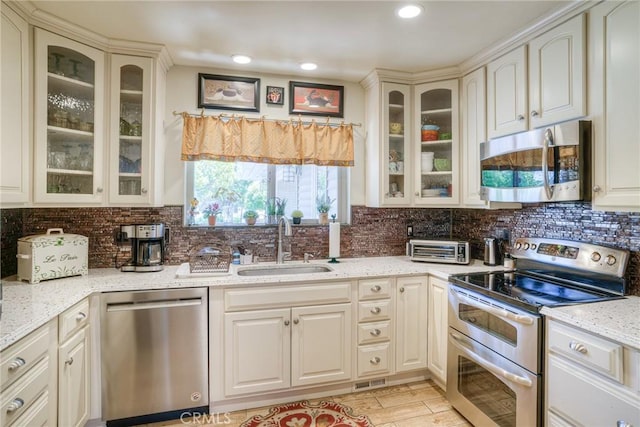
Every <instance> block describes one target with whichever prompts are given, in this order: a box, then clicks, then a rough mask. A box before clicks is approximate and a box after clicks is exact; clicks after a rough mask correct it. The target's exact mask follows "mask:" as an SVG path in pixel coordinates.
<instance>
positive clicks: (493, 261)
mask: <svg viewBox="0 0 640 427" xmlns="http://www.w3.org/2000/svg"><path fill="white" fill-rule="evenodd" d="M501 261H502V260H501V257H500V240H498V239H496V238H495V237H485V238H484V264H485V265H498V264H500V262H501Z"/></svg>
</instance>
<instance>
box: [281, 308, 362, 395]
mask: <svg viewBox="0 0 640 427" xmlns="http://www.w3.org/2000/svg"><path fill="white" fill-rule="evenodd" d="M291 319H292V330H291V385H292V386H300V385H309V384H319V383H325V382H329V381H338V380H350V379H351V347H352V341H351V304H332V305H320V306H309V307H296V308H292V309H291Z"/></svg>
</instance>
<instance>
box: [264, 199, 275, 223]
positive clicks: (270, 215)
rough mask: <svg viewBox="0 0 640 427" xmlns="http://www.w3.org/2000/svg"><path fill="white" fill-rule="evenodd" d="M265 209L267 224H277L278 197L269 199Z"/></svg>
mask: <svg viewBox="0 0 640 427" xmlns="http://www.w3.org/2000/svg"><path fill="white" fill-rule="evenodd" d="M265 211H266V212H267V224H275V222H276V198H275V197H271V198H269V199H267V202H266V206H265Z"/></svg>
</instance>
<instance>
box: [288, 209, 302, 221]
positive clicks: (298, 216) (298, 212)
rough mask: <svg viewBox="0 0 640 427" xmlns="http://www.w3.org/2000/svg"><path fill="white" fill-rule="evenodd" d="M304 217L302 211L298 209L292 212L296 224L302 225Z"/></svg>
mask: <svg viewBox="0 0 640 427" xmlns="http://www.w3.org/2000/svg"><path fill="white" fill-rule="evenodd" d="M303 216H304V214H303V213H302V211H301V210H298V209H296V210H294V211H293V212H291V218H293V223H294V224H300V220H301V219H302V217H303Z"/></svg>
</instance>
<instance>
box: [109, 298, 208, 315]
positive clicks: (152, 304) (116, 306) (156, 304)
mask: <svg viewBox="0 0 640 427" xmlns="http://www.w3.org/2000/svg"><path fill="white" fill-rule="evenodd" d="M201 304H202V299H201V298H191V299H179V300H162V301H144V302H135V301H131V302H119V303H110V304H107V312H116V311H134V310H151V309H154V308H176V307H188V306H193V305H201Z"/></svg>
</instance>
